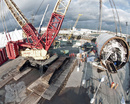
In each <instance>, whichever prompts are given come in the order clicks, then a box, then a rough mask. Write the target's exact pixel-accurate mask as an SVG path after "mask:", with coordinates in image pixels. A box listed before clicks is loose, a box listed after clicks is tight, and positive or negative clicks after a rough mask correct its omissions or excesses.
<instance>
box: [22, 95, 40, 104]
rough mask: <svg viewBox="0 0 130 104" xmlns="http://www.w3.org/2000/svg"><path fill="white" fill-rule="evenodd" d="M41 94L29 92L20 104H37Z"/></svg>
mask: <svg viewBox="0 0 130 104" xmlns="http://www.w3.org/2000/svg"><path fill="white" fill-rule="evenodd" d="M40 98H41V96H39V95H37V94H35V93H31V94H30V95H29V96H28V97H27V98H25V99H24V100H23V101H22V102H21V103H20V104H37V103H38V101H39V100H40Z"/></svg>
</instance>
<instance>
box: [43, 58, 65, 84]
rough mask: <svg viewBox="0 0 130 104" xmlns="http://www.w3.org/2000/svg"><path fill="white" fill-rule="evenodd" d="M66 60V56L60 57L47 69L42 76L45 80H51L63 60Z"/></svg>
mask: <svg viewBox="0 0 130 104" xmlns="http://www.w3.org/2000/svg"><path fill="white" fill-rule="evenodd" d="M65 60H66V57H60V58H59V59H58V60H57V61H55V62H54V63H53V64H52V65H51V66H49V68H48V69H47V71H46V73H45V74H44V75H43V76H42V77H41V79H42V80H43V81H46V82H49V80H50V79H51V77H52V75H53V74H54V72H55V70H57V69H58V68H59V67H60V66H61V65H62V64H63V62H64V61H65Z"/></svg>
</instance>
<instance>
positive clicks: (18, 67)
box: [16, 59, 30, 71]
mask: <svg viewBox="0 0 130 104" xmlns="http://www.w3.org/2000/svg"><path fill="white" fill-rule="evenodd" d="M29 63H30V62H29V60H27V59H25V60H22V61H21V62H20V64H19V65H18V66H17V68H16V69H17V71H21V70H23V68H24V67H25V66H26V65H28V64H29Z"/></svg>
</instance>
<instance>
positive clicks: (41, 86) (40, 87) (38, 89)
mask: <svg viewBox="0 0 130 104" xmlns="http://www.w3.org/2000/svg"><path fill="white" fill-rule="evenodd" d="M48 86H49V85H48V84H47V83H43V81H42V80H41V78H39V79H37V80H36V81H35V82H33V83H32V84H31V85H30V86H29V87H28V88H27V89H28V90H30V91H32V92H35V93H36V94H38V95H41V94H42V92H44V91H45V90H46V88H47V87H48Z"/></svg>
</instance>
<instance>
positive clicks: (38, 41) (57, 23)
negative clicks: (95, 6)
mask: <svg viewBox="0 0 130 104" xmlns="http://www.w3.org/2000/svg"><path fill="white" fill-rule="evenodd" d="M4 1H5V3H6V5H7V6H8V8H9V10H10V12H11V13H12V15H13V16H14V18H15V20H16V21H17V22H18V24H19V25H20V26H21V28H22V29H23V31H24V32H25V33H26V35H27V40H28V43H24V44H20V46H23V47H29V48H37V49H43V48H44V49H45V50H47V51H48V50H49V48H50V46H51V44H52V42H53V41H54V39H55V37H56V36H57V34H58V32H59V30H60V28H61V25H62V22H63V20H64V17H65V14H66V11H67V9H68V7H69V4H70V2H71V0H68V2H67V1H66V0H58V1H57V3H56V5H55V8H54V10H53V13H52V15H51V18H50V21H49V23H48V26H47V31H46V32H45V33H44V34H43V35H42V36H40V35H39V34H38V32H37V30H36V29H35V27H34V26H33V25H32V24H31V23H29V21H28V20H27V19H26V18H25V16H24V15H23V14H22V12H21V11H20V10H19V8H18V7H17V5H16V4H15V3H14V2H13V1H12V0H4ZM30 39H31V41H30Z"/></svg>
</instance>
